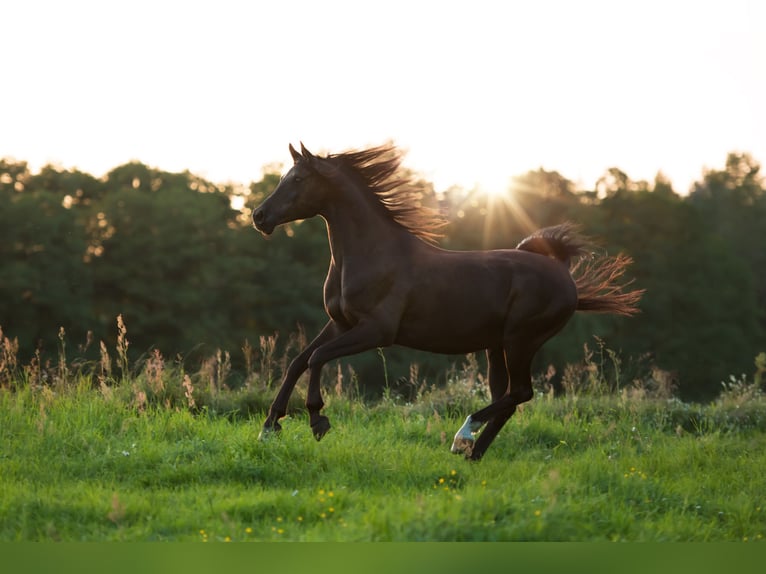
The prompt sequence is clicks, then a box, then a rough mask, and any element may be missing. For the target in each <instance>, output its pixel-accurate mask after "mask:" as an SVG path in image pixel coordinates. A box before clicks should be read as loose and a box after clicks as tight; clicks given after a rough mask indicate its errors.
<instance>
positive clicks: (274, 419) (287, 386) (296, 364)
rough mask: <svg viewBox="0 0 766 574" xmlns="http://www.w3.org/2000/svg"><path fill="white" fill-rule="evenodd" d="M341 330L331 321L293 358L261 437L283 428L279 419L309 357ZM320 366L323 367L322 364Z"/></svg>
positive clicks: (283, 413)
mask: <svg viewBox="0 0 766 574" xmlns="http://www.w3.org/2000/svg"><path fill="white" fill-rule="evenodd" d="M340 332H342V329H341V327H340V326H339V325H338V324H337V323H336V322H335V321H332V320H331V321H329V322H328V323H327V324H326V325H325V326H324V328H323V329H322V331H321V332H320V333H319V335H317V336H316V338H315V339H314V340H313V341H311V343H309V344H308V346H307V347H306V348H305V349H303V351H301V353H300V354H299V355H298V356H297V357H295V359H293V360H292V362H291V363H290V366H289V367H288V368H287V373H286V374H285V378H284V380H283V381H282V386H281V387H280V388H279V392H278V393H277V396H276V398H275V399H274V402H273V403H271V407H269V414H268V415H267V417H266V421H265V422H264V423H263V430H262V431H261V434H260V437H259V438H265V437H267V436H269V435H270V434H272V433H274V432H278V431H280V430H282V426H281V425H280V424H279V419H281V418H282V417H283V416H285V414H287V403H288V401H289V400H290V396H291V395H292V393H293V390H294V389H295V385H296V383H297V382H298V379H299V378H300V376H301V375H302V374H303V373H304V372H306V369H307V368H308V363H309V357H311V355H312V354H313V353H314V351H315V350H316V349H317V348H319V347H320V346H321V345H323V344H324V343H325V342H327V341H329V340H331V339H333V338H334V337H336V336H337V334H338V333H340ZM319 368H320V369H321V366H320V367H319ZM315 370H316V371H317V372H316V375H315V376H316V378H317V380H318V379H319V369H313V368H312V370H311V372H312V377H313V376H314V371H315ZM320 400H321V397H320ZM320 408H321V407H320Z"/></svg>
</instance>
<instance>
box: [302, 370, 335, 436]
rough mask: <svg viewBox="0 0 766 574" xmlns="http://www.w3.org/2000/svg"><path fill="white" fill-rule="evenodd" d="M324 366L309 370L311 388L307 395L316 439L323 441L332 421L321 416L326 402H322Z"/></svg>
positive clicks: (310, 418)
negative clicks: (321, 383)
mask: <svg viewBox="0 0 766 574" xmlns="http://www.w3.org/2000/svg"><path fill="white" fill-rule="evenodd" d="M321 372H322V366H321V365H319V366H315V367H311V369H310V370H309V388H308V393H307V394H306V408H307V409H308V411H309V424H310V425H311V431H312V432H313V433H314V438H316V439H317V440H322V437H323V436H324V435H326V434H327V431H329V430H330V419H328V418H327V417H326V416H324V415H323V414H320V411H321V410H322V407H324V401H323V400H322V389H321V387H320V374H321Z"/></svg>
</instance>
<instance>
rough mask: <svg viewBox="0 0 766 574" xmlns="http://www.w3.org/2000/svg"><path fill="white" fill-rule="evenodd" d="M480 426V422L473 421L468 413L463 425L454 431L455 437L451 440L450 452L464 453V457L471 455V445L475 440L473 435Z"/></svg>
mask: <svg viewBox="0 0 766 574" xmlns="http://www.w3.org/2000/svg"><path fill="white" fill-rule="evenodd" d="M479 428H481V423H477V422H474V421H473V419H471V417H470V415H469V416H468V417H467V418H466V419H465V422H464V423H463V426H461V427H460V429H459V430H458V431H457V432H456V433H455V438H454V439H453V440H452V448H450V450H451V451H452V454H461V453H462V454H465V456H466V457H469V456H471V453H472V452H473V445H474V443H475V442H476V441H475V439H474V437H473V435H474V433H475V432H476V431H477V430H479Z"/></svg>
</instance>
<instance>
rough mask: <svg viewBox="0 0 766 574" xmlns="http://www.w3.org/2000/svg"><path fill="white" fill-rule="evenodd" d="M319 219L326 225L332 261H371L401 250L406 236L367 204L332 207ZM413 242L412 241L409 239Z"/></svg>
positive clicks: (397, 226)
mask: <svg viewBox="0 0 766 574" xmlns="http://www.w3.org/2000/svg"><path fill="white" fill-rule="evenodd" d="M322 216H323V217H324V219H325V221H326V222H327V230H328V236H329V239H330V250H331V252H332V256H333V260H334V261H336V263H341V262H342V261H343V260H344V259H346V258H349V257H353V258H356V257H372V256H376V255H380V254H382V253H383V252H385V251H387V250H396V249H400V248H401V242H402V241H403V240H404V241H406V240H407V238H406V237H405V235H410V234H409V233H408V232H407V231H406V230H404V229H403V228H402V227H401V226H400V225H398V224H397V223H395V222H394V221H393V220H392V219H391V218H390V217H389V216H388V215H387V214H386V213H385V212H384V211H383V209H381V208H380V207H379V206H376V205H374V204H373V203H372V202H371V201H365V200H359V201H356V202H344V203H340V202H339V203H336V204H334V205H332V206H331V207H330V208H329V209H327V210H326V211H325V212H324V213H323V214H322ZM413 239H414V237H413Z"/></svg>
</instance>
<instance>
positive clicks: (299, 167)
mask: <svg viewBox="0 0 766 574" xmlns="http://www.w3.org/2000/svg"><path fill="white" fill-rule="evenodd" d="M290 155H292V157H293V161H294V164H293V167H291V168H290V170H289V171H288V172H287V173H286V174H285V175H284V176H282V179H281V180H280V181H279V185H277V187H276V189H275V190H274V191H273V192H271V195H269V196H268V197H267V198H266V199H265V200H264V201H263V203H261V205H260V206H259V207H258V208H257V209H256V210H255V211H254V212H253V225H254V226H255V228H256V229H257V230H258V231H260V232H261V233H263V234H264V235H270V234H271V233H272V232H273V231H274V228H275V227H276V226H277V225H282V224H283V223H289V222H290V221H296V220H298V219H308V218H310V217H314V216H315V215H318V214H319V213H320V211H321V210H322V207H323V206H324V205H325V204H326V201H327V199H328V194H329V192H330V186H329V184H328V181H327V179H326V178H325V177H324V176H323V173H324V172H326V171H327V170H328V169H332V167H331V166H329V165H327V164H326V159H325V158H320V157H317V156H315V155H313V154H312V153H311V152H309V151H308V150H307V149H306V148H305V146H304V145H303V144H302V143H301V151H300V152H298V151H296V150H295V148H294V147H293V146H292V144H290ZM325 175H327V174H325Z"/></svg>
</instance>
